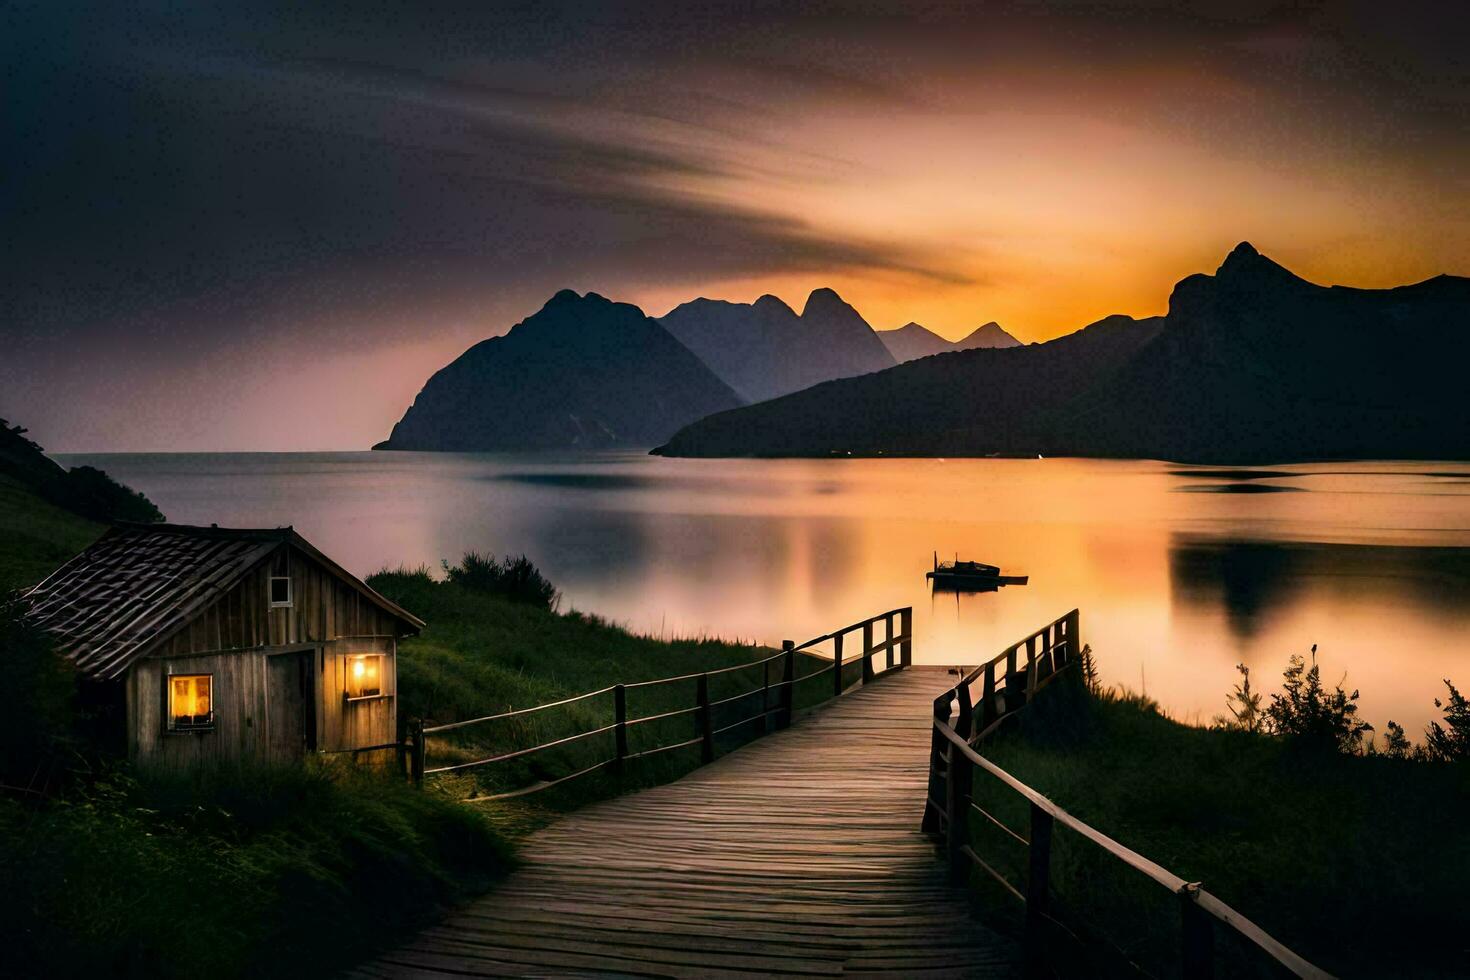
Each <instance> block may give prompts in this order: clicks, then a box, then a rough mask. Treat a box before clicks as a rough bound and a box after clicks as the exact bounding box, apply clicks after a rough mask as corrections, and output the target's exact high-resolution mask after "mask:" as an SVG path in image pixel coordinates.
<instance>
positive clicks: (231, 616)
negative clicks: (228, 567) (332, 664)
mask: <svg viewBox="0 0 1470 980" xmlns="http://www.w3.org/2000/svg"><path fill="white" fill-rule="evenodd" d="M283 574H289V575H290V577H291V593H292V605H291V607H290V608H288V609H272V608H271V607H270V592H269V589H270V578H271V576H272V575H283ZM404 628H405V627H404V624H403V623H402V622H400V621H399V620H398V619H397V618H396V617H394V616H390V615H389V614H388V613H387V612H386V611H384V610H383V609H382V608H381V607H379V606H377V605H376V604H374V603H373V602H372V601H371V600H369V599H368V598H367V597H366V596H364V595H363V594H362V593H361V592H359V591H358V590H357V589H355V588H353V587H352V586H350V585H348V584H347V583H346V582H344V581H342V580H341V579H340V578H338V577H337V576H335V575H333V574H332V573H331V572H329V571H327V570H326V569H325V568H323V567H321V566H320V565H318V564H317V563H316V562H314V561H312V560H311V558H309V557H308V556H306V555H303V554H301V553H300V552H298V551H295V550H294V549H290V548H282V549H281V550H279V551H277V552H276V553H275V554H274V555H272V556H271V557H270V558H269V559H268V560H267V561H265V562H263V563H261V565H260V567H259V568H257V569H255V571H253V572H251V573H250V574H248V575H246V576H245V577H244V579H242V580H241V581H240V582H239V583H237V584H236V585H235V587H234V588H232V589H230V591H229V592H226V593H225V594H224V595H222V596H220V597H219V598H218V599H216V600H215V601H214V603H213V604H211V605H210V606H209V607H207V608H206V609H205V610H204V611H203V612H201V613H200V614H199V615H198V616H196V617H195V618H194V620H193V621H192V622H191V623H190V624H189V625H188V626H186V627H184V628H183V629H182V630H180V631H179V632H178V633H176V634H174V636H173V637H171V638H170V639H168V640H166V641H164V642H163V643H162V644H160V645H159V646H158V647H157V648H156V649H154V650H151V651H149V654H148V655H149V656H158V657H173V656H178V655H180V654H186V653H202V652H206V651H215V650H243V649H250V648H252V647H261V646H286V645H290V644H295V643H325V642H327V641H329V640H335V639H338V638H340V637H344V636H393V635H395V634H397V633H400V632H402V631H403V630H404Z"/></svg>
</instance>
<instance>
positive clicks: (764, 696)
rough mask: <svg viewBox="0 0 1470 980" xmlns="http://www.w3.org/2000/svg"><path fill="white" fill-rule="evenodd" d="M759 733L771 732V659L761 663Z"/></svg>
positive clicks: (767, 733)
mask: <svg viewBox="0 0 1470 980" xmlns="http://www.w3.org/2000/svg"><path fill="white" fill-rule="evenodd" d="M761 734H762V735H769V734H771V661H770V660H767V661H766V662H765V663H763V664H761Z"/></svg>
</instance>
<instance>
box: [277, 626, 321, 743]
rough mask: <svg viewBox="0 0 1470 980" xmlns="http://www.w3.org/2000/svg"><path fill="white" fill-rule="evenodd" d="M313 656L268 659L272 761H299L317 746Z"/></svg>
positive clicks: (305, 653)
mask: <svg viewBox="0 0 1470 980" xmlns="http://www.w3.org/2000/svg"><path fill="white" fill-rule="evenodd" d="M313 657H314V652H313V651H311V650H302V651H299V652H295V653H278V654H275V655H273V656H269V657H267V658H266V739H267V741H268V743H269V745H268V754H269V755H270V757H271V758H272V759H300V758H301V757H302V756H304V755H305V754H306V751H307V749H310V748H313V747H315V743H316V712H315V711H314V710H313V709H314V707H315V704H316V698H315V695H314V693H313V684H312V669H311V668H312V664H313Z"/></svg>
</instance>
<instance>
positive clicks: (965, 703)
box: [954, 684, 975, 742]
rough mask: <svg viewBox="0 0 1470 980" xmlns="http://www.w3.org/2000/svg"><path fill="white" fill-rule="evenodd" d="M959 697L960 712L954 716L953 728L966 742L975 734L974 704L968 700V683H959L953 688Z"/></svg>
mask: <svg viewBox="0 0 1470 980" xmlns="http://www.w3.org/2000/svg"><path fill="white" fill-rule="evenodd" d="M955 691H956V693H958V694H959V698H960V713H959V715H958V716H957V717H956V718H955V722H954V730H955V733H956V734H957V735H959V737H960V738H962V739H964V740H965V741H966V742H968V741H969V740H970V736H971V735H973V734H975V706H974V704H972V703H971V702H970V685H968V684H960V685H958V686H957V687H956V688H955Z"/></svg>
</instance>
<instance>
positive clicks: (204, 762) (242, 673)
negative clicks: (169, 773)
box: [127, 650, 268, 771]
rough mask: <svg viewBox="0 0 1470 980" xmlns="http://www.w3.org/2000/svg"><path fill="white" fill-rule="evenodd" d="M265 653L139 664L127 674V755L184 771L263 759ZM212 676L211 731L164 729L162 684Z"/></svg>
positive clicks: (212, 655)
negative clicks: (171, 678) (180, 676)
mask: <svg viewBox="0 0 1470 980" xmlns="http://www.w3.org/2000/svg"><path fill="white" fill-rule="evenodd" d="M265 658H266V654H265V652H264V651H261V650H247V651H238V652H232V653H223V654H204V655H200V656H193V657H179V658H174V659H169V660H140V661H138V662H137V663H136V664H134V665H133V667H132V668H131V669H130V670H129V671H128V676H127V700H128V718H129V719H130V720H131V725H130V728H131V731H130V733H129V746H128V748H129V755H131V756H132V757H133V758H134V759H136V760H138V761H139V762H140V763H143V764H147V765H148V766H150V767H151V768H161V769H168V770H175V771H184V770H190V769H197V768H202V767H207V766H209V765H212V764H218V763H221V762H235V761H242V760H250V759H262V760H263V759H264V758H265V757H266V756H265V752H266V746H267V745H268V741H267V732H266V689H265V687H266V663H265ZM173 674H213V675H214V680H213V682H212V685H211V686H212V691H211V697H212V700H213V706H214V728H213V729H212V730H210V731H202V732H170V731H167V730H165V721H166V719H165V718H164V712H165V710H166V708H165V705H164V694H165V690H166V689H165V687H164V684H165V679H166V678H167V677H169V676H170V675H173Z"/></svg>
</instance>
